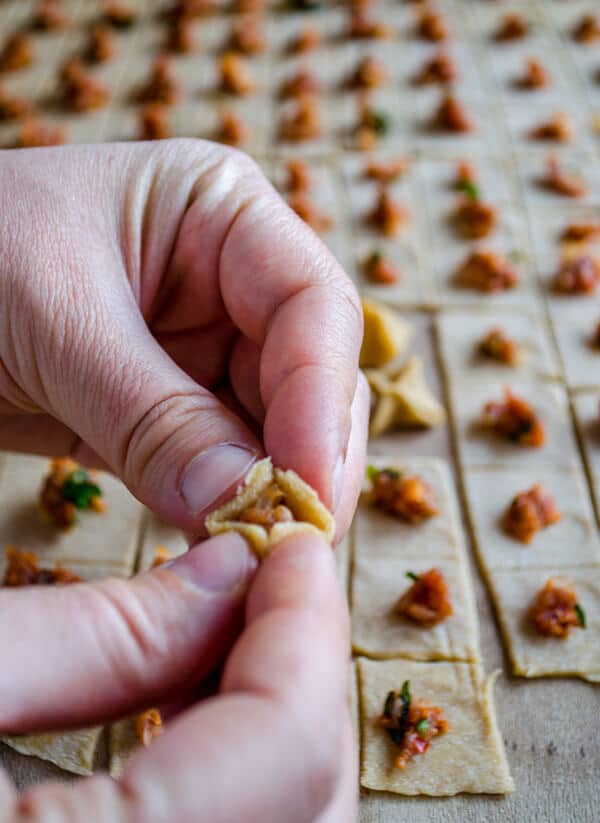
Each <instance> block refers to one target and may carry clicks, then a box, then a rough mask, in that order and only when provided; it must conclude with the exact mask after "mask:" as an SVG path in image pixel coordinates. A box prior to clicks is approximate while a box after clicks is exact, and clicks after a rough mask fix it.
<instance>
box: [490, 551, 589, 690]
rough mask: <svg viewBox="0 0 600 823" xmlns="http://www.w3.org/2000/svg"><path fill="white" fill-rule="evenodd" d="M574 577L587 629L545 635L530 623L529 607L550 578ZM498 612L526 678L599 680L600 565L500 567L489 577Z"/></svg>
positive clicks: (516, 662) (509, 648)
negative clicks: (565, 633) (559, 677)
mask: <svg viewBox="0 0 600 823" xmlns="http://www.w3.org/2000/svg"><path fill="white" fill-rule="evenodd" d="M561 574H564V575H565V577H568V578H569V579H570V580H572V581H573V583H574V585H575V590H576V592H577V596H578V599H579V602H580V603H581V606H582V607H583V609H584V611H585V615H586V622H587V628H586V629H573V630H572V631H571V633H570V634H569V636H568V637H567V638H564V639H562V638H553V637H541V636H540V635H538V634H537V633H536V632H535V630H534V629H533V628H532V627H531V625H530V623H529V621H528V619H527V612H528V609H529V607H530V605H531V603H532V601H533V599H534V597H535V595H536V594H537V592H538V591H539V590H540V589H541V588H542V586H543V585H544V583H545V582H546V580H547V579H548V578H549V577H560V576H561ZM488 583H489V587H490V590H491V593H492V597H493V599H494V602H495V605H496V613H497V615H498V620H499V622H500V627H501V629H502V634H503V636H504V642H505V645H506V649H507V651H508V655H509V657H510V660H511V663H512V668H513V672H514V673H515V674H518V675H522V676H523V677H552V676H563V677H564V676H571V677H581V678H582V679H583V680H590V681H592V682H600V644H599V643H598V633H599V632H600V564H598V565H595V566H578V565H577V564H576V562H575V561H574V562H573V564H572V566H571V568H570V569H569V571H568V573H565V570H564V569H557V568H552V567H547V568H546V569H537V568H536V569H527V570H517V569H511V570H508V571H498V570H496V571H495V572H494V573H493V574H492V575H489V576H488Z"/></svg>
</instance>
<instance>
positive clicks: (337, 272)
mask: <svg viewBox="0 0 600 823" xmlns="http://www.w3.org/2000/svg"><path fill="white" fill-rule="evenodd" d="M249 176H250V178H251V179H250V181H249V182H248V189H249V191H251V192H252V194H251V195H250V196H249V197H248V199H247V200H246V202H245V205H244V206H243V207H242V208H240V209H239V211H238V212H237V215H236V216H235V218H234V219H233V221H232V223H231V224H230V226H229V230H228V232H227V234H226V236H225V240H224V242H223V246H222V248H221V254H220V286H221V293H222V296H223V301H224V303H225V305H226V307H227V310H228V312H229V315H230V316H231V318H232V320H233V321H234V323H235V324H236V325H237V327H238V328H239V329H240V330H241V331H242V333H243V334H244V335H245V336H246V337H248V338H250V339H251V340H252V341H253V342H254V343H256V344H257V345H258V346H259V347H260V348H261V350H262V353H261V361H260V391H261V396H262V400H263V404H264V406H265V409H266V417H265V424H264V443H265V449H266V451H267V453H268V454H270V455H272V457H273V459H274V461H275V462H276V463H277V464H279V465H282V466H285V467H290V468H293V469H294V470H295V471H297V472H298V473H299V474H300V475H301V476H302V477H303V478H304V479H305V480H306V481H307V482H308V483H310V484H311V485H312V486H313V487H314V488H316V489H317V491H318V492H319V494H320V495H321V497H322V499H323V501H324V502H325V503H326V504H327V505H329V506H330V507H334V506H335V503H336V502H337V501H336V500H335V488H334V486H335V485H336V482H337V484H338V486H339V485H340V484H341V476H340V475H341V472H342V468H343V461H344V458H345V452H346V447H347V443H348V437H349V432H350V406H351V403H352V399H353V396H354V392H355V389H356V380H357V374H358V354H359V349H360V342H361V337H362V312H361V309H360V303H359V301H358V297H357V295H356V291H355V289H354V286H353V285H352V283H351V281H350V279H349V278H348V277H347V275H346V274H345V273H344V271H343V269H342V268H341V266H340V265H339V264H338V262H337V261H336V260H335V258H334V257H333V255H332V254H331V253H330V252H329V250H328V249H327V248H326V246H325V245H324V243H323V242H322V241H321V240H320V239H319V238H318V237H317V235H316V234H315V233H314V232H313V231H312V230H311V229H310V228H309V227H308V226H306V224H305V223H304V222H303V221H302V220H300V218H298V217H297V216H296V215H295V214H294V213H293V212H292V211H291V209H289V208H288V207H287V206H286V205H285V204H284V203H283V202H282V200H281V198H280V197H279V196H278V195H277V194H276V193H275V191H274V190H273V189H272V188H271V186H270V185H269V184H267V182H266V181H265V180H264V178H262V175H260V174H259V173H256V174H255V176H253V175H252V174H251V173H249Z"/></svg>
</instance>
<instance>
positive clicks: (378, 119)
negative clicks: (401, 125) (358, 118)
mask: <svg viewBox="0 0 600 823" xmlns="http://www.w3.org/2000/svg"><path fill="white" fill-rule="evenodd" d="M369 119H370V121H371V127H372V128H373V129H374V130H375V131H376V132H377V134H378V135H380V136H381V137H383V136H384V135H386V134H389V133H390V131H391V130H392V119H391V117H390V116H389V114H387V113H386V112H384V111H372V112H371V113H370V117H369Z"/></svg>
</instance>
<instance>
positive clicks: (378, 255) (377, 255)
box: [369, 249, 383, 263]
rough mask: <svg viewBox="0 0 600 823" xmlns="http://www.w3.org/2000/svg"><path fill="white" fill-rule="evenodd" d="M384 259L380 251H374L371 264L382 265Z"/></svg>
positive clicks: (370, 259)
mask: <svg viewBox="0 0 600 823" xmlns="http://www.w3.org/2000/svg"><path fill="white" fill-rule="evenodd" d="M382 259H383V254H382V253H381V252H380V251H379V249H376V250H375V251H372V252H371V254H370V255H369V263H381V261H382Z"/></svg>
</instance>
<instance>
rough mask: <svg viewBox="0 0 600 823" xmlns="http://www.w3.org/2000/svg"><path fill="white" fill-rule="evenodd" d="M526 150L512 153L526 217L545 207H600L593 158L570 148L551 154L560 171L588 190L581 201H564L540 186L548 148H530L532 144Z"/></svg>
mask: <svg viewBox="0 0 600 823" xmlns="http://www.w3.org/2000/svg"><path fill="white" fill-rule="evenodd" d="M530 146H531V147H528V148H526V149H523V148H519V149H516V150H515V152H514V154H515V158H516V163H517V170H518V174H519V179H520V180H521V183H522V186H523V193H524V196H525V200H526V203H527V207H528V211H529V212H530V213H531V212H537V211H538V210H539V208H540V207H542V209H544V208H546V207H547V206H548V205H552V206H559V207H570V206H573V205H579V206H581V205H590V204H594V205H598V204H600V169H598V168H597V167H596V163H595V158H594V156H593V154H591V153H590V152H587V151H583V150H581V149H575V148H571V147H564V148H562V147H561V148H556V149H554V150H553V154H555V155H556V156H557V157H558V160H559V161H560V165H561V169H562V170H563V171H565V172H566V173H567V174H569V175H573V176H574V177H575V178H576V179H579V180H581V181H583V182H584V183H585V185H586V186H587V188H588V192H587V194H585V195H584V196H583V197H577V198H573V197H565V196H564V195H561V194H558V193H556V192H554V191H550V190H549V189H547V188H545V187H544V186H542V185H540V180H541V179H542V178H543V177H545V175H546V162H547V159H548V149H549V147H548V146H544V145H541V146H537V147H534V146H533V145H532V144H530Z"/></svg>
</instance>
